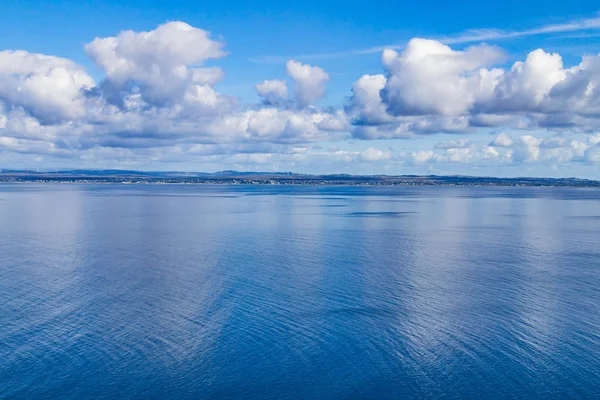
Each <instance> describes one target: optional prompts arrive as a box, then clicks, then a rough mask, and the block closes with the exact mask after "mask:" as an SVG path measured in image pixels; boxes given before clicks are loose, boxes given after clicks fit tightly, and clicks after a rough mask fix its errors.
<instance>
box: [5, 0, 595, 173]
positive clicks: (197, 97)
mask: <svg viewBox="0 0 600 400" xmlns="http://www.w3.org/2000/svg"><path fill="white" fill-rule="evenodd" d="M517 9H518V12H514V10H517ZM50 16H51V17H50ZM0 22H2V24H0V32H1V33H2V34H1V35H0V167H1V168H3V169H9V168H10V169H37V168H40V169H45V168H82V169H87V168H96V169H130V170H141V171H150V170H154V171H186V170H187V171H207V172H212V171H220V170H238V171H265V172H267V171H284V172H285V171H293V172H296V173H303V174H332V173H344V174H355V175H360V174H363V175H364V174H367V175H370V174H386V175H406V174H419V175H425V174H438V175H471V176H499V177H514V176H531V177H546V176H547V177H571V176H573V177H579V178H591V179H598V177H599V176H600V133H599V132H600V15H599V14H598V6H597V3H594V2H591V1H590V2H587V1H584V2H578V4H577V7H573V6H572V4H569V3H564V2H558V1H550V2H545V3H543V8H542V7H540V5H539V4H535V3H532V2H527V3H523V2H519V3H517V2H514V1H509V2H503V3H502V4H485V5H481V4H480V3H475V2H467V1H463V2H455V3H453V4H446V3H445V2H441V1H429V2H421V3H419V4H415V3H408V4H399V3H398V2H383V3H379V4H378V5H377V7H374V5H373V4H372V3H370V2H369V3H367V2H364V1H356V2H352V3H349V4H346V5H345V7H343V8H342V7H339V6H336V5H333V4H325V5H324V4H320V3H319V2H316V1H305V2H302V4H291V5H290V4H283V3H278V2H274V1H261V2H242V1H223V2H219V3H213V4H208V3H207V4H202V5H199V4H198V3H197V2H191V1H183V0H177V1H173V2H170V3H169V4H165V3H163V2H158V1H147V2H143V3H142V2H130V3H128V4H127V5H124V4H119V2H116V1H86V2H85V3H82V4H74V5H69V7H64V6H63V5H62V4H60V3H48V2H40V1H20V2H7V3H5V4H3V5H2V16H1V17H0Z"/></svg>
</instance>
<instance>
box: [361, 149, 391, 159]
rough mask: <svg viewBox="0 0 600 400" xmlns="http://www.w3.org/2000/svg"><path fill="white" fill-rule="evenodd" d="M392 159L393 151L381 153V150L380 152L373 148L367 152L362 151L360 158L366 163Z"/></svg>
mask: <svg viewBox="0 0 600 400" xmlns="http://www.w3.org/2000/svg"><path fill="white" fill-rule="evenodd" d="M391 157H392V152H391V151H389V150H387V151H381V150H378V149H376V148H373V147H369V148H368V149H366V150H365V151H362V152H361V153H360V158H361V159H363V160H365V161H382V160H389V159H390V158H391Z"/></svg>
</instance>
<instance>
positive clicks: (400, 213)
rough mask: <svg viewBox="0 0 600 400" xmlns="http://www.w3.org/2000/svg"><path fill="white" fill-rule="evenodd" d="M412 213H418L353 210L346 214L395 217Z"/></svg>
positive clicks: (352, 215) (350, 215)
mask: <svg viewBox="0 0 600 400" xmlns="http://www.w3.org/2000/svg"><path fill="white" fill-rule="evenodd" d="M412 214H417V213H416V212H412V211H373V212H351V213H348V214H346V215H347V216H349V217H381V218H394V217H406V216H409V215H412Z"/></svg>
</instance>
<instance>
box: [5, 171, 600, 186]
mask: <svg viewBox="0 0 600 400" xmlns="http://www.w3.org/2000/svg"><path fill="white" fill-rule="evenodd" d="M11 182H12V183H76V184H86V183H90V184H97V183H115V184H198V185H202V184H221V185H311V186H340V185H352V186H508V187H511V186H538V187H600V181H597V180H589V179H579V178H527V177H522V178H497V177H476V176H457V175H454V176H439V175H423V176H420V175H398V176H391V175H344V174H333V175H306V174H296V173H291V172H274V173H273V172H239V171H221V172H215V173H200V172H194V173H191V172H189V173H188V172H146V171H129V170H59V171H44V172H38V171H30V170H2V171H1V172H0V183H11Z"/></svg>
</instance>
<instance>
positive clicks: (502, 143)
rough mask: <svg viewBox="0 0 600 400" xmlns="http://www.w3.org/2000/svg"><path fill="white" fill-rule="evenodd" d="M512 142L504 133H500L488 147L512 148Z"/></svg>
mask: <svg viewBox="0 0 600 400" xmlns="http://www.w3.org/2000/svg"><path fill="white" fill-rule="evenodd" d="M512 144H513V141H512V139H511V138H510V137H508V135H507V134H506V133H500V134H498V136H496V137H495V138H494V140H493V141H492V142H491V143H490V146H494V147H510V146H512Z"/></svg>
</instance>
